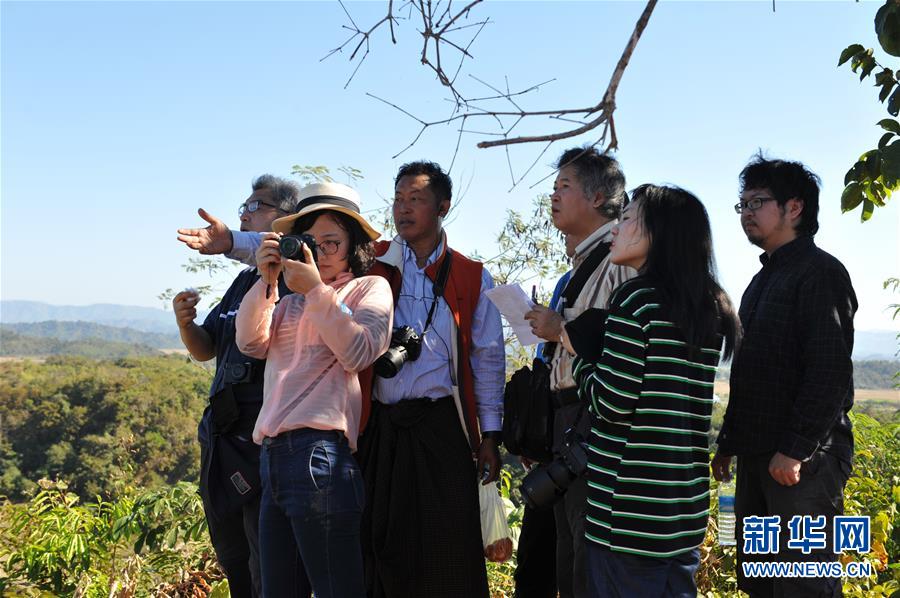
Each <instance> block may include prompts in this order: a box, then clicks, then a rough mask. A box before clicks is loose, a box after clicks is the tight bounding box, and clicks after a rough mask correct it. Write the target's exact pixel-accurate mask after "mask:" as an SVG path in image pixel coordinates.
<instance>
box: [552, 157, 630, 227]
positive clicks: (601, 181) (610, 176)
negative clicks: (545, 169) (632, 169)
mask: <svg viewBox="0 0 900 598" xmlns="http://www.w3.org/2000/svg"><path fill="white" fill-rule="evenodd" d="M566 166H571V167H572V168H574V169H575V173H576V174H577V175H578V180H579V181H581V186H582V187H583V188H584V194H585V195H587V196H588V197H593V196H594V194H596V193H602V194H603V197H604V198H605V200H606V201H605V202H603V205H602V206H600V207H599V208H597V210H598V211H599V212H600V213H601V214H603V215H604V216H606V217H607V218H609V219H613V218H618V217H619V214H621V213H622V208H623V207H625V204H626V203H628V196H627V195H626V194H625V175H624V174H622V168H621V167H620V166H619V162H618V160H616V159H615V158H613V157H611V156H607V155H606V154H601V153H600V152H598V151H597V148H595V147H573V148H572V149H568V150H566V151H564V152H563V154H562V155H561V156H560V157H559V160H557V161H556V168H560V169H561V168H564V167H566Z"/></svg>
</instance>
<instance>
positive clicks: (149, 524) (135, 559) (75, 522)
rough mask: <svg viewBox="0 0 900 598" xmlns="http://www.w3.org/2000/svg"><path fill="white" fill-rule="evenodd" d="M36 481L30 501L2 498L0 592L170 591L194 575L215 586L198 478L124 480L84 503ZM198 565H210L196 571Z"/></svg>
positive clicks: (58, 486) (61, 487)
mask: <svg viewBox="0 0 900 598" xmlns="http://www.w3.org/2000/svg"><path fill="white" fill-rule="evenodd" d="M39 485H40V489H39V490H38V492H37V493H36V494H35V495H34V496H33V497H32V499H31V500H30V501H29V502H27V503H24V504H21V505H13V504H10V503H6V504H3V505H2V506H0V529H2V530H3V532H4V534H3V537H5V538H7V540H6V541H5V542H6V543H7V545H5V546H0V548H2V549H3V550H2V551H0V554H5V555H7V556H5V557H0V593H3V594H4V595H6V594H7V593H9V594H12V595H17V594H18V595H34V593H35V590H37V591H44V592H52V593H53V594H54V595H57V596H60V595H76V596H97V597H105V596H121V597H123V598H124V597H126V596H134V595H148V594H150V593H151V592H152V593H153V594H154V595H160V596H165V595H170V593H169V592H167V591H165V590H166V589H167V588H171V587H172V586H173V585H175V584H172V583H168V582H170V581H171V580H173V579H178V580H180V579H181V578H186V579H185V580H184V581H191V580H194V583H202V584H205V586H206V588H208V589H209V590H210V591H212V590H213V586H212V585H210V583H209V582H212V583H213V584H216V583H217V580H218V579H221V577H222V574H221V572H218V571H217V570H216V569H215V568H213V567H212V565H213V560H212V557H211V554H212V550H211V547H210V545H209V541H208V538H207V536H206V533H205V532H206V522H205V519H204V517H203V507H202V505H201V504H200V498H199V496H198V495H197V488H196V486H194V485H193V484H189V483H184V482H182V483H178V484H175V485H174V486H171V487H167V488H164V489H161V490H157V491H150V492H138V491H136V490H135V489H133V488H131V487H130V486H127V485H126V486H121V487H119V493H118V497H117V499H116V500H114V501H104V500H102V499H97V500H96V501H94V502H89V503H81V501H80V500H79V498H78V496H76V495H75V494H74V493H72V492H69V490H68V486H67V485H66V484H65V483H63V482H50V481H48V480H41V481H40V482H39ZM197 570H199V571H201V572H203V571H204V570H208V571H207V572H205V573H202V574H200V575H198V574H197V573H196V571H197ZM191 571H194V573H190V572H191ZM184 581H182V582H181V584H180V585H183V584H184ZM173 595H174V593H173ZM180 595H192V594H188V593H186V592H185V593H182V594H180ZM202 595H206V593H204V594H202Z"/></svg>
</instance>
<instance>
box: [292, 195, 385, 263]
mask: <svg viewBox="0 0 900 598" xmlns="http://www.w3.org/2000/svg"><path fill="white" fill-rule="evenodd" d="M323 214H328V215H329V216H331V217H332V218H334V220H335V222H337V224H338V226H340V227H341V228H342V229H344V230H345V231H347V235H348V236H349V237H350V246H349V247H348V248H347V261H349V262H350V271H351V272H353V276H365V274H366V273H367V272H368V271H369V268H371V267H372V264H374V263H375V244H374V243H373V242H372V240H371V239H369V235H367V234H366V233H365V231H364V230H363V228H362V226H360V224H359V222H357V221H356V220H355V219H354V218H351V217H350V216H348V215H346V214H343V213H341V212H335V211H334V210H317V211H315V212H310V213H309V214H306V215H305V216H300V217H299V218H297V219H296V220H295V221H294V228H293V229H291V233H293V234H295V235H299V234H301V233H305V232H306V231H308V230H309V229H311V228H312V227H313V225H314V224H315V223H316V220H318V219H319V217H320V216H322V215H323Z"/></svg>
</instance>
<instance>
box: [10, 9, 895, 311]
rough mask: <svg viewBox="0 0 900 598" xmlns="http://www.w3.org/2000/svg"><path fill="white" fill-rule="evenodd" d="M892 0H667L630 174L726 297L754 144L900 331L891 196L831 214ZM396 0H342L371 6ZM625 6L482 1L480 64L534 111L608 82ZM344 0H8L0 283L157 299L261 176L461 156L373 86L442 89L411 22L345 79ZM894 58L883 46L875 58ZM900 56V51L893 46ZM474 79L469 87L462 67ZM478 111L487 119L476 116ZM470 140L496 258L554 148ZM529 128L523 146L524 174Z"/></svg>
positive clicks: (428, 110) (457, 235) (470, 243)
mask: <svg viewBox="0 0 900 598" xmlns="http://www.w3.org/2000/svg"><path fill="white" fill-rule="evenodd" d="M879 4H880V2H861V3H855V2H852V1H849V0H847V1H839V2H820V3H814V2H787V1H783V0H778V2H777V12H776V13H774V14H773V13H772V10H771V2H752V3H737V2H663V3H661V4H660V5H659V6H658V7H657V9H656V12H655V13H654V15H653V17H652V19H651V21H650V25H649V27H648V28H647V30H646V32H645V34H644V37H643V39H642V40H641V42H640V44H639V45H638V48H637V50H636V52H635V55H634V57H633V60H632V63H631V65H630V67H629V69H628V71H627V72H626V73H625V77H624V79H623V81H622V84H621V87H620V90H619V95H618V107H619V108H618V111H617V112H616V123H617V130H618V134H619V141H620V151H619V152H618V158H619V159H620V160H621V162H622V164H623V167H624V169H625V172H626V176H627V178H628V183H629V186H630V187H633V186H636V185H637V184H640V183H644V182H657V183H675V184H678V185H681V186H683V187H686V188H688V189H690V190H691V191H693V192H694V193H696V194H697V195H698V196H699V197H700V198H701V199H702V200H703V201H704V202H705V203H706V205H707V208H708V210H709V212H710V216H711V218H712V221H713V230H714V235H715V243H716V252H717V259H718V263H719V269H720V273H721V277H722V280H723V282H724V284H725V286H726V288H727V289H728V291H729V292H730V293H731V294H732V296H733V297H734V299H735V301H737V300H739V298H740V294H741V293H742V291H743V289H744V287H745V286H746V284H747V283H748V282H749V280H750V278H751V277H752V275H753V274H754V272H755V271H756V270H757V269H758V267H759V264H758V262H757V258H756V256H757V254H758V250H757V249H756V248H754V247H752V246H750V245H749V244H748V243H747V242H746V240H745V239H744V237H743V234H742V232H741V230H740V227H739V224H738V218H737V216H736V215H735V214H734V212H733V211H732V208H731V206H732V205H733V204H734V203H735V201H736V196H737V191H738V189H737V175H738V172H739V171H740V169H741V168H742V166H743V165H744V164H745V163H746V161H747V160H748V159H749V158H750V157H751V155H752V154H753V153H754V152H755V151H756V150H757V148H763V149H764V150H766V151H767V152H768V153H769V154H770V155H772V156H777V157H788V158H793V159H799V160H802V161H804V162H806V163H807V164H808V165H809V166H810V167H811V168H812V169H813V170H814V171H816V172H817V173H818V174H820V175H821V176H822V179H823V182H824V184H823V189H822V213H821V217H820V219H821V225H822V228H821V231H820V233H819V235H818V236H817V240H818V242H819V244H820V245H821V246H822V247H823V248H825V249H826V250H828V251H830V252H832V253H834V254H835V255H836V256H837V257H839V258H840V259H841V260H842V261H843V262H844V264H845V265H846V266H847V268H848V269H849V270H850V273H851V276H852V278H853V282H854V286H855V288H856V291H857V294H858V295H859V298H860V312H859V314H858V317H857V327H858V328H860V329H874V328H882V329H884V328H892V327H894V324H892V323H891V321H890V318H889V316H888V314H887V312H886V311H885V307H886V306H887V304H888V303H891V302H892V301H896V299H892V298H891V297H890V296H889V295H888V294H887V293H885V292H883V291H881V283H882V281H883V280H884V279H885V278H887V277H889V276H897V275H898V274H900V268H898V244H897V231H898V221H900V212H898V205H897V204H900V199H895V200H894V202H893V205H891V206H890V207H889V208H888V209H884V210H876V214H875V216H874V218H873V220H872V221H870V222H869V223H866V224H864V225H863V224H860V223H859V219H858V215H841V214H840V209H839V197H840V193H841V190H842V188H843V176H844V173H845V172H846V170H847V168H848V167H849V166H850V165H851V164H852V162H853V160H854V158H855V157H856V156H858V155H859V154H860V153H862V152H863V151H865V150H867V149H869V148H871V147H872V146H874V144H875V143H876V141H877V139H878V138H879V136H880V134H879V130H878V129H877V128H876V127H875V123H876V122H877V121H878V120H880V119H882V118H884V117H886V116H887V114H886V111H885V110H884V108H883V106H881V105H880V104H878V103H877V101H876V98H875V91H874V90H873V89H872V88H871V87H870V85H871V84H870V83H868V82H867V83H866V84H859V83H858V78H855V77H854V76H853V75H852V74H851V73H850V72H849V70H848V69H847V68H846V67H843V68H840V69H838V68H836V67H835V65H836V63H837V56H838V54H839V53H840V51H841V49H843V48H844V47H846V46H847V45H849V44H850V43H853V42H857V41H858V42H861V43H863V44H864V45H866V46H867V47H870V46H874V45H876V42H875V38H874V33H873V27H872V19H873V17H874V14H875V11H876V9H877V7H878V5H879ZM384 6H385V3H383V2H367V3H350V4H348V7H349V8H350V10H351V12H352V14H353V16H354V18H355V19H356V21H357V23H359V24H360V25H363V24H369V23H371V22H374V20H375V19H377V18H378V17H380V16H381V14H382V13H383V12H384ZM642 8H643V3H636V2H620V3H612V2H553V3H551V2H527V3H513V2H488V3H486V4H485V5H483V6H482V7H479V9H478V10H480V11H482V12H481V14H485V15H489V16H490V17H491V20H492V24H491V25H489V26H488V27H487V28H486V29H485V31H484V32H483V33H482V35H481V37H480V38H479V39H478V40H477V41H476V42H475V45H474V46H473V47H472V50H473V52H474V54H475V56H476V60H475V61H474V62H472V63H470V64H469V66H468V67H467V68H468V71H467V72H471V73H472V74H474V75H476V76H478V77H480V78H482V79H486V80H488V81H490V82H492V83H495V84H499V83H501V82H502V81H503V78H504V76H507V77H509V80H510V82H511V86H512V87H523V86H527V85H530V84H532V83H536V82H540V81H543V80H546V79H550V78H555V79H556V81H555V82H554V83H552V84H551V85H548V86H546V87H544V88H543V89H542V90H541V91H540V92H539V93H538V94H536V95H535V96H533V97H532V98H531V99H530V100H525V103H526V104H527V105H528V106H531V107H548V106H549V107H555V106H557V105H567V106H582V105H591V104H594V103H596V102H597V100H598V99H599V97H600V95H601V94H602V92H603V90H604V89H605V88H606V84H607V82H608V80H609V76H610V74H611V71H612V67H613V65H614V64H615V61H616V60H617V59H618V56H619V54H620V53H621V50H622V48H623V47H624V45H625V42H626V38H627V36H628V35H629V34H630V31H631V28H632V27H633V24H634V21H635V20H636V18H637V16H638V15H639V13H640V11H641V10H642ZM345 22H346V17H345V16H344V14H343V11H342V10H341V8H340V6H339V5H338V4H337V3H332V2H328V3H312V2H278V3H261V2H254V3H239V2H198V3H187V2H184V3H182V2H157V3H138V2H99V3H77V2H62V3H51V2H7V1H3V2H2V3H0V27H2V31H0V33H2V42H0V43H2V48H0V49H2V82H0V84H2V85H0V93H2V114H0V116H2V134H0V135H2V136H0V143H2V147H0V150H2V183H0V193H2V240H0V250H2V254H0V255H2V269H0V273H2V274H0V277H2V278H0V296H2V298H3V299H30V300H38V301H45V302H48V303H53V304H67V305H78V304H89V303H122V304H131V305H145V306H160V305H161V304H160V303H159V301H158V300H157V299H156V296H157V294H159V292H161V291H162V290H163V289H165V288H167V287H172V288H175V289H179V288H183V287H185V286H189V285H195V284H198V283H201V282H203V280H202V278H199V277H197V276H196V275H189V274H186V273H184V272H183V271H182V269H181V267H180V264H182V263H184V262H185V261H186V260H187V258H188V257H189V256H190V255H191V253H190V252H189V251H188V250H187V249H185V248H184V247H182V246H181V244H179V243H178V242H177V241H176V240H175V229H176V228H178V227H179V226H185V225H195V224H199V223H200V220H199V218H197V216H196V214H195V211H196V208H197V207H201V206H202V207H205V208H206V209H207V210H209V211H210V212H212V213H215V214H218V215H220V216H222V217H223V218H225V220H226V221H227V222H229V223H230V224H232V225H233V226H235V227H236V226H237V224H238V220H237V214H236V207H237V206H238V204H239V203H240V202H241V201H242V200H243V199H244V198H245V197H246V196H247V195H248V193H249V186H250V181H251V180H252V179H253V178H254V177H255V176H257V175H259V174H261V173H265V172H272V173H275V174H283V175H286V174H288V172H289V171H290V167H291V165H293V164H325V165H328V166H331V167H332V168H335V167H337V166H340V165H344V164H345V165H352V166H354V167H356V168H359V169H361V170H362V171H363V172H364V174H365V175H366V178H365V180H364V181H362V183H361V184H360V185H359V189H360V191H361V193H362V195H363V198H364V202H365V204H366V206H367V207H375V206H377V205H378V204H379V203H380V202H381V198H383V197H389V196H390V195H391V192H392V180H393V175H394V173H395V171H396V169H397V167H398V166H399V165H400V164H401V163H402V162H404V161H407V160H410V159H417V158H429V159H433V160H436V161H438V162H441V163H444V164H445V165H449V163H450V159H451V157H452V155H453V147H454V145H455V142H456V135H455V133H454V131H453V130H452V128H450V127H444V128H440V129H436V130H434V131H431V132H429V133H426V135H425V137H424V138H423V139H422V140H420V142H419V143H418V144H417V145H416V146H415V147H413V148H412V149H411V150H409V151H407V152H406V153H405V154H403V155H401V156H400V157H399V158H397V159H392V158H391V156H392V155H393V154H395V153H397V152H398V151H399V150H401V149H402V148H403V147H405V146H406V145H407V144H408V143H409V141H410V140H411V139H412V138H413V137H414V136H415V134H416V133H417V127H416V125H415V123H413V122H412V121H411V120H409V119H408V118H407V117H405V116H403V115H401V114H400V113H398V112H396V111H394V110H393V109H391V108H389V107H387V106H385V105H383V104H381V103H379V102H377V101H375V100H372V99H370V98H368V97H366V95H365V93H366V92H371V93H373V94H376V95H379V96H382V97H384V98H386V99H390V100H392V101H395V102H396V103H398V104H400V105H402V106H404V107H405V108H407V109H409V110H411V111H413V112H414V113H416V114H418V115H421V116H422V117H423V118H434V117H437V116H440V115H442V114H445V113H446V112H447V110H448V105H447V103H446V102H445V101H444V97H445V95H446V94H444V93H443V91H442V90H441V89H439V87H438V85H437V83H436V82H435V81H434V78H433V76H432V75H431V74H430V72H429V71H427V70H426V69H424V68H422V67H421V66H419V65H418V54H417V53H418V51H419V49H420V42H419V41H418V36H417V34H416V33H415V31H414V28H413V27H412V23H409V22H407V23H403V24H401V26H400V28H399V30H398V32H399V36H400V43H399V44H398V45H397V46H391V45H390V43H389V40H388V38H387V36H386V31H384V32H381V33H380V34H379V35H378V36H377V37H376V39H375V40H374V42H375V43H374V44H373V48H372V53H371V55H370V56H369V59H368V60H367V62H366V64H365V65H364V66H363V67H362V69H361V70H360V72H359V74H358V75H357V77H356V79H355V80H354V81H353V83H352V84H351V85H350V87H349V88H348V89H346V90H345V89H344V83H345V82H346V80H347V78H348V77H349V75H350V73H351V72H352V66H351V65H350V64H349V63H348V62H347V60H346V57H345V56H340V55H337V56H334V57H332V58H330V59H328V60H326V61H324V62H320V59H321V58H322V57H323V56H324V55H325V54H326V53H327V52H328V51H329V50H330V49H331V48H333V47H335V46H337V45H339V43H340V42H341V41H343V39H344V38H345V37H346V32H345V31H344V30H342V29H341V26H342V25H343V24H344V23H345ZM882 58H884V59H888V58H890V57H886V56H884V55H883V54H882ZM890 60H892V61H893V64H891V63H890V62H888V66H891V67H892V68H896V67H897V60H896V59H890ZM470 89H473V90H475V89H477V88H475V87H472V88H470ZM473 128H474V127H473ZM476 141H477V138H474V137H472V138H469V139H464V140H463V148H462V149H461V151H460V155H459V157H458V158H457V162H456V166H455V167H454V170H453V172H452V174H453V176H454V180H455V181H456V183H457V186H458V187H459V188H464V187H467V192H466V193H465V195H464V197H463V198H462V201H461V203H460V205H459V206H458V215H457V218H456V219H455V221H454V222H453V223H452V224H450V225H449V227H448V234H449V235H450V239H451V243H452V244H453V245H454V246H456V247H458V248H459V249H461V250H464V251H473V250H478V251H479V252H481V253H482V254H483V255H493V252H492V250H493V239H494V236H495V235H496V233H497V231H498V229H499V227H500V224H501V222H502V220H503V215H504V211H505V209H506V208H509V207H514V208H515V207H518V208H523V209H527V206H528V205H529V203H530V200H531V198H532V197H533V196H534V195H535V194H536V193H537V192H538V191H546V190H548V189H549V188H550V185H551V181H550V180H548V181H546V182H544V183H543V184H541V185H540V186H539V187H537V188H535V189H529V186H530V185H532V184H533V183H534V182H536V181H537V180H539V179H540V178H542V177H543V176H545V175H546V174H548V173H549V172H550V167H549V164H550V163H551V162H552V161H553V159H554V158H555V157H556V156H557V155H558V154H559V153H560V152H561V151H562V150H563V149H565V147H567V146H569V145H572V144H575V143H585V142H589V141H593V139H592V138H590V137H589V136H588V137H584V138H579V139H576V140H574V141H572V142H568V143H564V144H557V145H555V146H554V147H552V148H551V149H550V150H549V152H548V153H547V154H546V155H545V156H544V157H543V158H542V160H541V162H540V163H539V165H538V167H537V168H536V169H535V170H534V171H533V173H532V175H531V176H530V177H529V178H528V179H526V181H525V183H524V184H522V185H520V186H519V187H517V188H516V189H514V190H513V191H512V192H508V190H509V187H510V181H509V173H508V168H507V165H506V158H505V155H504V153H503V151H502V150H497V149H494V150H478V149H476V148H475V147H474V144H475V142H476ZM538 151H539V149H538V148H536V147H534V146H524V147H518V148H515V150H514V151H513V159H514V165H515V166H516V167H517V168H518V169H519V170H522V169H524V168H525V167H527V165H528V164H530V163H531V162H532V161H533V160H534V158H535V157H536V156H537V153H538Z"/></svg>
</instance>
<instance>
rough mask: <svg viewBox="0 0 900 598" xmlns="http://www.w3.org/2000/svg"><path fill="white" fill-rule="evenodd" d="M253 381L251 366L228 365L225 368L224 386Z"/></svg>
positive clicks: (240, 364)
mask: <svg viewBox="0 0 900 598" xmlns="http://www.w3.org/2000/svg"><path fill="white" fill-rule="evenodd" d="M252 379H253V364H251V363H246V362H245V363H229V364H227V365H226V366H225V379H224V380H223V382H224V383H225V384H244V383H246V382H250V381H251V380H252Z"/></svg>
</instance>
